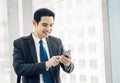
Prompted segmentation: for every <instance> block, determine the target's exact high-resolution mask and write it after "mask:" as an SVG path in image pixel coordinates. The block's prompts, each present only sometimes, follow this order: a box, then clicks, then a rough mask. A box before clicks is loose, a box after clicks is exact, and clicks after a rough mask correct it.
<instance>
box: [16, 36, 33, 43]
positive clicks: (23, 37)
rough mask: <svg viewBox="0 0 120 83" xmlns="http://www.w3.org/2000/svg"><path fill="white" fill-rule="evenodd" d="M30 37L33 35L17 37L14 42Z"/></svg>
mask: <svg viewBox="0 0 120 83" xmlns="http://www.w3.org/2000/svg"><path fill="white" fill-rule="evenodd" d="M30 37H32V36H31V35H28V36H22V37H19V38H17V39H15V40H14V42H20V41H24V40H28V39H29V38H30Z"/></svg>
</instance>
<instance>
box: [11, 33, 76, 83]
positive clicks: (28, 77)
mask: <svg viewBox="0 0 120 83" xmlns="http://www.w3.org/2000/svg"><path fill="white" fill-rule="evenodd" d="M46 40H47V44H48V48H49V53H50V57H52V56H56V55H62V54H63V52H64V49H63V45H62V43H61V40H60V39H58V38H56V37H53V36H49V37H47V38H46ZM13 45H14V50H13V67H14V70H15V72H16V74H17V75H18V76H22V83H40V79H39V75H40V74H42V73H44V72H46V67H45V62H41V63H38V61H37V54H36V48H35V44H34V40H33V38H32V35H29V36H27V37H22V38H19V39H16V40H15V41H14V43H13ZM60 66H61V67H62V69H63V70H64V71H65V72H67V73H70V72H72V71H73V69H74V65H73V63H72V62H71V65H70V66H69V67H68V68H65V67H64V65H63V64H61V63H60V64H59V65H57V66H55V67H52V68H50V69H51V71H52V77H53V79H54V83H61V79H60Z"/></svg>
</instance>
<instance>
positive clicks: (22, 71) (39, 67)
mask: <svg viewBox="0 0 120 83" xmlns="http://www.w3.org/2000/svg"><path fill="white" fill-rule="evenodd" d="M21 42H22V41H14V43H13V47H14V49H13V68H14V70H15V72H16V74H17V75H19V76H31V75H38V74H41V73H44V72H46V68H45V63H32V62H31V63H27V62H26V59H25V56H24V55H25V54H24V52H23V51H24V49H23V44H21Z"/></svg>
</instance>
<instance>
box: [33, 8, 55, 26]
mask: <svg viewBox="0 0 120 83" xmlns="http://www.w3.org/2000/svg"><path fill="white" fill-rule="evenodd" d="M42 16H53V19H55V13H54V12H53V11H51V10H50V9H47V8H40V9H38V10H36V11H35V13H34V20H35V21H36V22H37V24H38V23H39V22H40V20H41V17H42Z"/></svg>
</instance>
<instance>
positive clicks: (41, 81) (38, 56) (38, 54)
mask: <svg viewBox="0 0 120 83" xmlns="http://www.w3.org/2000/svg"><path fill="white" fill-rule="evenodd" d="M32 37H33V40H34V43H35V48H36V52H37V60H38V63H40V50H39V46H40V43H39V41H40V39H39V38H37V37H36V36H35V35H34V34H33V33H32ZM42 41H43V46H44V48H45V49H46V52H47V56H48V59H49V58H50V57H49V56H50V54H49V50H48V46H47V41H46V39H45V38H43V39H42ZM40 83H44V82H43V77H42V75H41V74H40Z"/></svg>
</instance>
